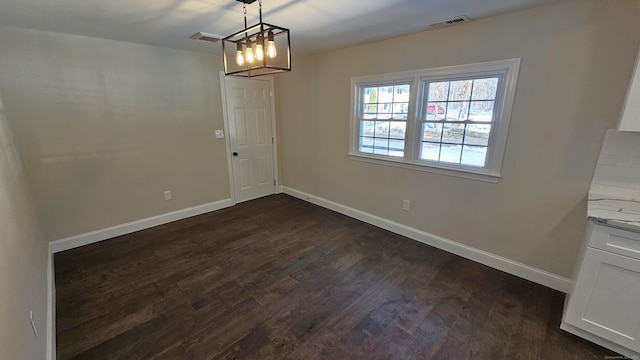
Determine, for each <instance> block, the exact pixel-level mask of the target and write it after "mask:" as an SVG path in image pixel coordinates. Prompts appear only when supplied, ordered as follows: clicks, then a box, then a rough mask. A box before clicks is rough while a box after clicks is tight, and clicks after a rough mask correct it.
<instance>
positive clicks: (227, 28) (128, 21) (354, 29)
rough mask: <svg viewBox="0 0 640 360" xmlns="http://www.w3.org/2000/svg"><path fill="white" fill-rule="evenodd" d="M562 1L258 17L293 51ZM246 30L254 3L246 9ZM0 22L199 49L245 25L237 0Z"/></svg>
mask: <svg viewBox="0 0 640 360" xmlns="http://www.w3.org/2000/svg"><path fill="white" fill-rule="evenodd" d="M560 1H563V0H263V9H264V11H263V20H264V21H265V22H267V23H271V24H275V25H278V26H282V27H286V28H289V29H291V41H292V49H293V52H294V53H297V54H301V53H304V54H309V53H315V52H320V51H323V50H328V49H334V48H339V47H344V46H348V45H354V44H358V43H364V42H368V41H373V40H378V39H383V38H389V37H392V36H396V35H400V34H406V33H411V32H416V31H420V30H424V29H425V27H426V26H427V25H429V24H431V23H435V22H438V21H440V20H443V19H447V18H451V17H454V16H459V15H466V16H468V17H469V18H471V19H478V18H481V17H485V16H490V15H494V14H498V13H504V12H510V11H515V10H519V9H524V8H528V7H533V6H537V5H543V4H548V3H553V2H560ZM247 12H248V17H249V19H248V22H249V25H252V24H253V23H256V22H257V17H258V2H257V1H256V2H255V3H253V4H251V5H248V6H247ZM0 24H3V25H9V26H17V27H25V28H32V29H39V30H45V31H54V32H61V33H69V34H78V35H85V36H91V37H99V38H106V39H113V40H121V41H129V42H135V43H142V44H150V45H158V46H165V47H171V48H177V49H184V50H194V51H201V52H218V53H219V52H220V47H221V45H220V43H216V44H211V43H206V42H202V41H194V40H191V39H189V36H191V35H192V34H194V33H196V32H198V31H203V32H208V33H213V34H218V35H228V34H231V33H234V32H236V31H239V30H241V29H242V28H243V27H244V26H243V18H242V3H240V2H238V1H235V0H102V1H98V0H0Z"/></svg>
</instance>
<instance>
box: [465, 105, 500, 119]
mask: <svg viewBox="0 0 640 360" xmlns="http://www.w3.org/2000/svg"><path fill="white" fill-rule="evenodd" d="M494 103H495V101H472V102H471V106H470V108H469V120H473V121H487V122H489V121H492V120H493V105H494Z"/></svg>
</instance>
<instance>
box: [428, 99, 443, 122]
mask: <svg viewBox="0 0 640 360" xmlns="http://www.w3.org/2000/svg"><path fill="white" fill-rule="evenodd" d="M446 112H447V103H446V102H430V103H427V116H426V119H427V120H443V119H444V117H445V114H446Z"/></svg>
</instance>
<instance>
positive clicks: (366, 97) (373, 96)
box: [362, 87, 378, 104]
mask: <svg viewBox="0 0 640 360" xmlns="http://www.w3.org/2000/svg"><path fill="white" fill-rule="evenodd" d="M362 102H363V103H365V104H375V103H377V102H378V88H377V87H366V88H363V89H362Z"/></svg>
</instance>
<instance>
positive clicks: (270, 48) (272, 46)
mask: <svg viewBox="0 0 640 360" xmlns="http://www.w3.org/2000/svg"><path fill="white" fill-rule="evenodd" d="M276 55H277V52H276V42H275V41H274V39H273V31H269V33H268V34H267V56H268V57H269V58H271V59H273V58H274V57H276Z"/></svg>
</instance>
